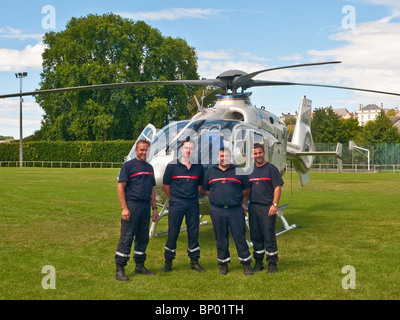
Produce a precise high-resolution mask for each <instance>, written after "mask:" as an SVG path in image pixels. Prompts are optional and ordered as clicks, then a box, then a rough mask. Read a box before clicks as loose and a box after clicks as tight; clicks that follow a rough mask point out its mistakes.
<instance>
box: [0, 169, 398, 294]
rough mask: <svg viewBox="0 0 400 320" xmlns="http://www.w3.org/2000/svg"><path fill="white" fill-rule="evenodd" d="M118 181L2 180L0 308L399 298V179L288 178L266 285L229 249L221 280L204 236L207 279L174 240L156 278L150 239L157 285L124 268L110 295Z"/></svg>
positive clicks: (105, 176)
mask: <svg viewBox="0 0 400 320" xmlns="http://www.w3.org/2000/svg"><path fill="white" fill-rule="evenodd" d="M118 170H119V169H50V168H45V169H43V168H0V203H1V205H0V236H1V245H0V268H1V274H0V299H2V300H4V299H6V300H7V299H158V300H159V299H161V300H173V299H177V300H182V299H185V300H190V299H205V300H209V299H210V300H220V299H227V300H238V299H244V300H246V299H252V300H253V299H254V300H258V299H262V300H265V299H329V300H330V299H339V300H341V299H399V298H400V267H399V261H400V250H399V243H400V232H399V229H400V175H399V174H394V173H376V174H372V173H370V174H368V173H344V174H338V173H316V172H314V173H311V179H310V183H309V184H308V185H307V186H306V187H301V186H300V184H299V181H298V178H297V175H296V174H293V176H292V177H291V174H290V173H287V174H286V175H285V177H284V180H285V186H284V189H283V195H282V200H281V204H285V203H288V204H289V208H288V209H286V212H285V217H286V219H287V220H288V222H289V224H296V225H297V226H298V228H297V229H294V230H291V231H289V232H286V233H283V234H282V235H280V236H279V237H278V248H279V257H280V262H279V264H278V268H279V271H278V273H276V274H274V275H267V274H266V273H265V272H260V273H256V274H255V275H254V276H247V277H246V276H244V274H243V269H242V267H241V265H240V264H239V262H238V259H237V255H236V250H235V248H234V246H233V241H231V256H232V262H231V264H230V272H229V273H228V275H227V276H221V275H219V274H218V267H217V264H216V260H217V259H216V247H215V239H214V234H213V230H212V226H211V225H206V226H202V227H201V228H200V239H199V242H200V249H201V256H202V258H201V259H200V262H201V265H202V266H203V267H204V268H205V269H206V270H207V272H206V273H204V274H199V273H196V272H195V271H192V270H190V269H189V259H188V258H187V255H186V249H187V238H186V232H185V231H182V232H181V236H180V238H179V242H178V248H177V258H176V260H175V261H174V267H173V272H171V273H169V274H166V275H161V274H160V273H159V271H160V270H161V268H162V266H163V263H164V260H163V250H164V249H163V248H164V245H165V241H166V236H160V237H156V238H153V239H151V240H150V244H149V247H148V250H147V254H148V258H147V262H146V266H147V267H148V269H150V270H151V271H154V272H157V274H156V275H155V276H151V277H148V276H143V275H136V274H134V272H133V269H134V263H133V262H132V261H131V262H130V263H129V264H128V266H127V268H126V271H127V274H128V276H129V277H130V278H131V281H129V282H125V283H120V282H117V281H116V280H115V279H114V276H115V265H114V254H115V249H116V245H117V242H118V239H119V230H120V209H119V204H118V200H117V195H116V184H117V180H116V176H117V174H118ZM291 179H293V184H291ZM206 219H207V220H209V221H210V218H209V217H206ZM165 223H166V219H164V221H163V220H162V222H161V223H160V224H161V226H160V228H162V227H165ZM280 227H281V226H280V225H278V229H279V228H280ZM251 252H252V250H251ZM46 265H51V266H53V267H54V268H55V271H56V289H54V290H52V289H48V290H45V289H43V287H42V279H43V277H45V276H46V274H44V273H42V267H43V266H46ZM346 265H351V266H353V267H354V268H355V272H356V279H355V281H356V288H355V289H348V290H345V289H343V288H342V279H343V277H345V276H346V274H343V273H342V268H343V267H344V266H346Z"/></svg>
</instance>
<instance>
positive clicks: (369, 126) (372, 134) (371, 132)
mask: <svg viewBox="0 0 400 320" xmlns="http://www.w3.org/2000/svg"><path fill="white" fill-rule="evenodd" d="M360 142H363V143H376V144H379V143H400V133H399V131H398V130H397V128H396V127H395V126H394V125H393V123H392V122H391V121H390V119H389V117H387V116H386V115H385V112H384V111H383V110H382V111H381V113H380V115H378V117H377V118H376V119H375V121H368V122H367V123H366V124H365V126H364V128H363V130H362V134H361V137H360Z"/></svg>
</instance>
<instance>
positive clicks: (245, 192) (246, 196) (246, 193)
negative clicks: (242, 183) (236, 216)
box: [242, 189, 250, 214]
mask: <svg viewBox="0 0 400 320" xmlns="http://www.w3.org/2000/svg"><path fill="white" fill-rule="evenodd" d="M242 193H243V203H242V207H243V210H244V214H246V211H247V208H246V204H247V201H248V200H249V196H250V189H245V190H243V191H242Z"/></svg>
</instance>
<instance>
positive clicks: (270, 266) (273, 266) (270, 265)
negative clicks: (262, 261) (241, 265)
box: [267, 262, 278, 274]
mask: <svg viewBox="0 0 400 320" xmlns="http://www.w3.org/2000/svg"><path fill="white" fill-rule="evenodd" d="M276 271H278V269H277V267H276V262H268V270H267V273H268V274H272V273H276Z"/></svg>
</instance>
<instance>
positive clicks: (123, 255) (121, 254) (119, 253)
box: [115, 251, 129, 258]
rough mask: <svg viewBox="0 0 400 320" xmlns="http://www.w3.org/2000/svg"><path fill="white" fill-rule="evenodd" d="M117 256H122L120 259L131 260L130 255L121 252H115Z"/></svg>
mask: <svg viewBox="0 0 400 320" xmlns="http://www.w3.org/2000/svg"><path fill="white" fill-rule="evenodd" d="M115 254H116V255H117V256H120V257H124V258H129V254H124V253H121V252H118V251H117V252H115Z"/></svg>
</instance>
